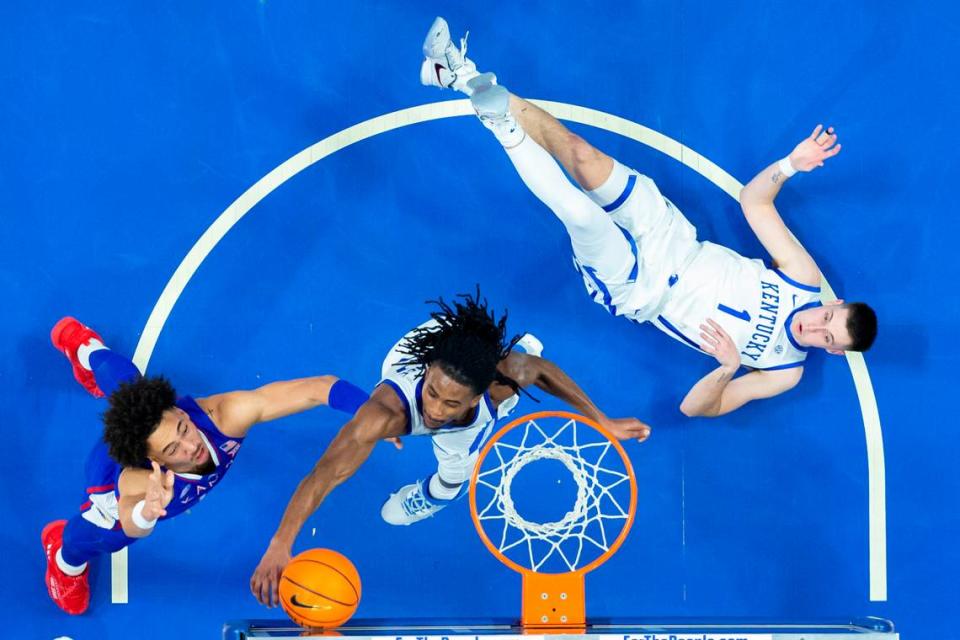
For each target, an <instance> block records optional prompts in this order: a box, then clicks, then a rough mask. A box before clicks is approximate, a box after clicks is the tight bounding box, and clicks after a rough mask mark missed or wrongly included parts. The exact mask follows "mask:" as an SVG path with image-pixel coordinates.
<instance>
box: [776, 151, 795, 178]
mask: <svg viewBox="0 0 960 640" xmlns="http://www.w3.org/2000/svg"><path fill="white" fill-rule="evenodd" d="M777 168H778V169H780V173H782V174H783V175H784V176H786V177H787V178H791V177H793V175H794V174H795V173H796V172H797V170H796V169H794V168H793V165H792V164H790V156H787V157H786V158H781V159H780V162H778V163H777Z"/></svg>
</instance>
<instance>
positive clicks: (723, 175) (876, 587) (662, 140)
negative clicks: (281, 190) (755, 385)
mask: <svg viewBox="0 0 960 640" xmlns="http://www.w3.org/2000/svg"><path fill="white" fill-rule="evenodd" d="M531 102H533V103H534V104H536V105H537V106H539V107H541V108H543V109H545V110H546V111H548V112H549V113H551V114H552V115H554V116H556V117H557V118H560V119H561V120H569V121H571V122H577V123H580V124H585V125H588V126H592V127H596V128H598V129H604V130H606V131H610V132H611V133H617V134H620V135H622V136H624V137H626V138H630V139H631V140H635V141H636V142H639V143H641V144H645V145H647V146H649V147H652V148H653V149H656V150H657V151H659V152H661V153H663V154H666V155H668V156H670V157H671V158H673V159H674V160H677V161H678V162H680V163H682V164H684V165H686V166H687V167H689V168H691V169H693V170H694V171H696V172H697V173H699V174H700V175H702V176H703V177H704V178H706V179H707V180H709V181H710V182H712V183H713V184H714V185H716V186H717V187H719V188H720V189H721V190H723V191H724V192H725V193H726V194H727V195H729V196H730V197H731V198H733V199H734V200H738V197H739V194H740V190H741V189H742V188H743V185H742V184H740V183H739V182H738V181H737V180H736V179H734V178H733V176H731V175H730V174H729V173H727V172H726V171H724V170H723V169H721V168H720V167H718V166H717V165H716V164H714V163H713V162H711V161H710V160H708V159H706V158H705V157H703V156H701V155H700V154H699V153H697V152H696V151H693V150H692V149H690V148H688V147H686V146H684V145H682V144H680V143H679V142H677V141H676V140H674V139H672V138H669V137H667V136H665V135H663V134H662V133H659V132H657V131H654V130H653V129H649V128H647V127H644V126H642V125H639V124H637V123H635V122H632V121H630V120H626V119H624V118H620V117H618V116H614V115H611V114H609V113H604V112H602V111H596V110H594V109H587V108H585V107H579V106H576V105H572V104H566V103H563V102H548V101H543V100H531ZM467 115H473V109H472V108H471V107H470V101H469V100H450V101H444V102H434V103H430V104H424V105H420V106H418V107H411V108H409V109H402V110H400V111H394V112H392V113H387V114H384V115H382V116H378V117H376V118H372V119H370V120H366V121H364V122H361V123H359V124H355V125H354V126H352V127H349V128H347V129H344V130H342V131H339V132H337V133H335V134H333V135H331V136H329V137H327V138H324V139H323V140H321V141H320V142H317V143H316V144H314V145H311V146H310V147H307V148H306V149H304V150H303V151H301V152H300V153H298V154H296V155H295V156H293V157H292V158H290V159H289V160H287V161H286V162H284V163H283V164H281V165H280V166H278V167H277V168H275V169H274V170H273V171H271V172H270V173H268V174H267V175H265V176H264V177H263V178H261V179H260V180H258V181H257V182H256V184H254V185H253V186H252V187H250V188H249V189H247V190H246V191H245V192H244V193H243V194H242V195H241V196H240V197H239V198H237V199H236V200H235V201H234V202H233V203H232V204H231V205H230V206H229V207H227V208H226V210H225V211H224V212H223V213H221V214H220V215H219V216H218V217H217V219H216V220H214V221H213V224H211V225H210V227H209V228H208V229H207V230H206V231H205V232H204V233H203V235H202V236H200V238H199V239H198V240H197V242H196V243H195V244H194V245H193V247H192V248H191V249H190V251H189V252H188V253H187V255H186V257H184V259H183V261H182V262H181V263H180V266H178V267H177V270H176V271H174V273H173V276H171V277H170V280H169V281H168V282H167V285H166V287H164V289H163V292H162V293H161V294H160V298H159V299H158V300H157V303H156V305H154V307H153V311H152V312H151V313H150V317H149V318H148V319H147V324H146V326H144V328H143V333H142V334H141V335H140V341H139V342H138V343H137V349H136V352H135V353H134V356H133V361H134V363H135V364H136V365H137V366H138V367H139V368H140V370H141V371H146V370H147V365H148V364H149V362H150V357H151V356H152V355H153V349H154V347H155V346H156V344H157V339H158V338H159V337H160V332H161V331H162V330H163V327H164V325H165V324H166V322H167V318H168V317H169V316H170V312H171V311H172V310H173V307H174V305H175V304H176V303H177V300H178V299H179V297H180V294H181V293H183V290H184V288H186V286H187V283H189V282H190V279H191V278H192V277H193V274H194V273H196V271H197V269H198V268H199V267H200V265H201V264H202V263H203V261H204V259H206V257H207V256H208V255H209V254H210V252H211V251H212V250H213V248H214V247H216V246H217V244H218V243H219V242H220V240H222V239H223V237H224V236H226V235H227V233H228V232H229V231H230V229H232V228H233V225H235V224H236V223H237V222H239V221H240V219H241V218H243V216H245V215H246V214H247V213H249V211H250V210H251V209H252V208H253V207H254V206H256V205H257V203H259V202H260V201H261V200H263V199H264V198H265V197H266V196H267V195H269V194H270V193H272V192H273V190H274V189H276V188H277V187H279V186H280V185H282V184H283V183H284V182H286V181H287V180H289V179H290V178H292V177H294V176H295V175H297V174H298V173H300V172H301V171H303V170H304V169H306V168H307V167H309V166H311V165H313V164H315V163H317V162H319V161H320V160H322V159H323V158H326V157H327V156H329V155H331V154H333V153H335V152H337V151H339V150H341V149H344V148H346V147H349V146H350V145H352V144H354V143H356V142H360V141H361V140H366V139H367V138H372V137H374V136H376V135H379V134H381V133H385V132H387V131H392V130H394V129H399V128H401V127H406V126H409V125H412V124H418V123H421V122H428V121H430V120H439V119H442V118H452V117H456V116H467ZM821 290H822V294H821V295H822V297H823V298H824V299H826V300H832V299H835V298H836V295H835V294H834V292H833V289H832V288H831V287H830V284H829V283H828V282H827V281H826V279H824V281H823V286H822V287H821ZM846 358H847V364H848V365H849V366H850V373H851V374H852V375H853V381H854V386H855V387H856V391H857V398H858V400H859V402H860V411H861V413H862V415H863V426H864V432H865V436H866V440H867V473H868V476H869V527H870V599H871V600H886V599H887V559H886V548H887V543H886V496H885V494H886V487H885V481H884V475H885V472H884V457H883V433H882V432H881V429H880V415H879V411H878V409H877V401H876V396H875V395H874V392H873V385H872V383H871V382H870V374H869V373H868V372H867V365H866V362H865V361H864V359H863V354H860V353H847V354H846ZM111 567H112V601H113V602H115V603H121V602H127V599H128V589H127V549H126V548H124V549H122V550H121V551H119V552H117V553H115V554H113V557H112V558H111Z"/></svg>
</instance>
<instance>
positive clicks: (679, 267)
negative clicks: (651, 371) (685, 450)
mask: <svg viewBox="0 0 960 640" xmlns="http://www.w3.org/2000/svg"><path fill="white" fill-rule="evenodd" d="M423 53H424V56H425V59H424V61H423V65H422V67H421V72H420V80H421V82H422V83H423V84H425V85H431V86H438V87H443V88H453V89H455V90H458V91H461V92H463V93H464V94H466V95H468V96H470V100H471V103H472V104H473V107H474V109H475V111H476V112H477V115H478V116H479V118H480V120H481V121H482V122H483V124H484V125H485V126H486V127H487V128H489V129H491V130H492V131H493V133H494V135H495V136H496V138H497V140H498V141H499V142H500V143H501V144H502V145H503V147H504V149H505V150H506V153H507V156H508V157H509V158H510V161H511V162H512V163H513V165H514V167H515V168H516V170H517V172H518V173H519V174H520V177H521V179H522V180H523V181H524V183H525V184H526V185H527V187H528V188H529V189H530V190H531V191H532V192H533V193H534V195H536V196H537V198H539V199H540V200H541V201H542V202H543V203H544V204H546V205H547V206H548V207H549V208H550V209H551V210H552V211H553V213H554V214H555V215H556V216H557V218H559V219H560V221H561V222H562V223H563V224H564V226H565V227H566V229H567V232H568V233H569V235H570V240H571V244H572V245H573V254H574V266H575V267H576V269H577V270H578V271H579V273H580V274H581V276H582V278H583V281H584V285H585V287H586V289H587V292H588V293H589V294H590V296H591V298H592V299H593V300H594V301H595V302H597V303H599V304H601V305H603V306H604V307H605V308H606V309H607V310H608V311H609V312H610V313H611V314H613V315H620V316H623V317H625V318H627V319H628V320H630V321H632V322H636V323H638V324H639V323H642V322H650V323H652V324H653V325H654V326H656V327H657V328H658V329H660V330H661V331H663V332H665V333H666V334H667V335H669V336H671V337H672V338H674V339H676V340H678V341H680V342H682V343H684V344H686V345H687V346H689V347H692V348H694V349H698V350H700V351H702V352H703V353H706V354H709V355H711V356H713V357H714V358H716V360H717V362H718V363H719V366H718V367H717V368H716V369H714V370H713V371H711V372H710V373H708V374H707V375H706V376H704V377H703V378H702V379H700V380H699V381H698V382H697V383H696V384H695V385H694V386H693V388H691V389H690V391H689V392H688V393H687V395H686V397H685V398H684V399H683V402H682V403H681V405H680V410H681V411H682V412H683V413H684V414H686V415H688V416H718V415H722V414H725V413H728V412H730V411H733V410H735V409H738V408H739V407H741V406H743V405H744V404H746V403H747V402H750V401H751V400H756V399H759V398H768V397H771V396H775V395H778V394H780V393H783V392H784V391H787V390H789V389H791V388H793V387H794V386H796V384H797V383H798V382H799V381H800V377H801V376H802V374H803V363H804V360H805V358H806V357H807V353H808V352H809V351H810V349H817V348H819V349H823V350H826V351H827V352H829V353H832V354H838V355H839V354H842V353H843V352H844V351H864V350H866V349H868V348H870V345H871V344H872V343H873V340H874V338H875V336H876V332H877V320H876V315H875V313H874V312H873V310H872V309H871V308H870V307H869V306H867V305H866V304H864V303H860V302H858V303H852V304H845V303H844V302H843V300H833V301H830V302H826V303H825V304H821V302H820V281H821V274H820V270H819V268H818V267H817V265H816V263H815V262H814V261H813V258H811V257H810V255H809V254H808V253H807V252H806V250H804V248H803V247H802V246H801V245H800V244H799V243H798V242H797V241H796V239H795V238H794V237H793V236H792V234H791V233H790V231H789V230H788V229H787V227H786V225H785V224H784V222H783V220H782V219H781V218H780V215H779V214H778V213H777V209H776V207H775V206H774V203H773V201H774V199H775V198H776V196H777V194H778V193H779V191H780V188H781V187H782V186H783V183H784V182H785V181H786V180H787V179H788V178H790V177H791V176H793V175H794V173H796V172H797V171H803V172H809V171H812V170H813V169H816V168H817V167H821V166H823V164H824V162H825V161H826V160H827V159H829V158H832V157H833V156H835V155H837V153H839V152H840V145H839V144H837V135H836V133H835V132H834V130H833V128H828V129H826V130H824V129H823V128H822V127H821V126H817V127H816V129H815V130H814V131H813V133H812V134H811V135H810V137H808V138H806V139H805V140H803V141H802V142H801V143H800V144H798V145H797V146H796V148H795V149H794V150H793V151H792V152H791V153H790V154H789V155H788V156H787V157H785V158H783V159H782V160H780V161H779V162H775V163H773V164H771V165H770V166H769V167H767V168H766V169H764V170H763V171H761V172H760V173H759V174H757V176H756V177H755V178H754V179H753V180H751V181H750V183H749V184H748V185H747V186H746V187H744V189H743V191H742V192H741V193H740V204H741V206H742V208H743V213H744V215H745V217H746V219H747V222H748V223H749V224H750V228H751V229H753V231H754V233H755V234H756V236H757V238H758V239H759V240H760V242H761V244H763V246H764V248H765V249H766V250H767V251H768V252H769V254H770V256H771V257H772V258H773V264H774V265H775V266H774V267H771V268H767V267H766V266H765V265H764V264H763V262H762V261H760V260H750V259H747V258H744V257H742V256H740V255H738V254H737V253H735V252H733V251H731V250H730V249H727V248H725V247H722V246H719V245H716V244H713V243H711V242H699V241H698V240H697V233H696V229H694V227H693V225H691V224H690V222H688V221H687V219H686V218H685V217H684V216H683V214H682V213H681V212H680V211H679V210H678V209H677V207H676V206H675V205H674V204H673V203H672V202H670V200H668V199H667V198H665V197H664V196H663V195H662V194H661V193H660V191H659V190H658V189H657V186H656V185H655V184H654V182H653V181H652V180H650V179H649V178H648V177H646V176H644V175H641V174H639V173H637V172H636V171H634V170H632V169H630V168H628V167H626V166H624V165H622V164H620V163H619V162H617V161H616V160H614V159H613V158H610V157H609V156H607V155H605V154H603V153H601V152H600V151H598V150H597V149H595V148H594V147H592V146H590V145H589V144H588V143H587V142H586V141H584V140H583V139H582V138H580V137H579V136H577V135H575V134H573V133H571V132H570V131H569V130H567V129H566V127H564V126H563V125H562V124H560V122H559V121H557V120H556V118H554V117H553V116H551V115H550V114H548V113H546V112H545V111H543V110H542V109H539V108H538V107H536V106H534V105H532V104H530V103H529V102H527V101H525V100H523V99H521V98H518V97H517V96H514V95H511V94H510V93H509V92H508V91H507V90H506V89H505V88H503V87H502V86H499V85H497V84H496V77H495V76H494V75H493V74H490V73H484V74H481V73H479V72H478V71H477V68H476V65H475V64H474V62H473V61H471V60H470V59H469V58H467V57H466V40H465V39H464V40H463V41H462V42H461V47H460V49H457V47H455V46H454V44H453V42H452V41H451V39H450V30H449V28H448V26H447V23H446V22H445V21H444V20H443V18H437V19H436V20H435V21H434V24H433V26H432V27H431V28H430V31H429V32H428V33H427V37H426V39H425V41H424V45H423ZM558 163H559V164H558ZM560 165H562V167H563V169H566V172H567V174H568V175H570V176H572V177H573V178H574V180H576V182H577V183H578V184H579V186H580V188H581V189H582V190H581V189H578V188H576V187H575V186H574V185H573V184H571V183H570V181H569V180H567V179H566V177H565V176H564V173H563V171H562V170H561V168H560ZM741 367H746V368H747V369H749V371H750V372H749V373H746V374H745V375H741V376H739V377H735V376H736V374H737V372H738V371H739V370H740V368H741Z"/></svg>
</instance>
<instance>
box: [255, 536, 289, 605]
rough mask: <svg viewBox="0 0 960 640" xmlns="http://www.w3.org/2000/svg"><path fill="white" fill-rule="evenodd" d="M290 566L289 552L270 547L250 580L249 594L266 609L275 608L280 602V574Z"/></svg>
mask: <svg viewBox="0 0 960 640" xmlns="http://www.w3.org/2000/svg"><path fill="white" fill-rule="evenodd" d="M288 564H290V551H289V550H285V549H282V548H280V547H278V546H274V545H272V544H271V545H270V546H269V547H267V550H266V552H264V554H263V557H262V558H260V564H258V565H257V568H256V570H255V571H254V572H253V576H252V577H251V578H250V592H251V593H252V594H253V596H254V597H255V598H256V599H257V600H259V601H260V604H262V605H264V606H267V607H275V606H277V604H279V602H280V594H279V591H278V589H279V586H280V574H282V573H283V570H284V569H285V568H286V567H287V565H288Z"/></svg>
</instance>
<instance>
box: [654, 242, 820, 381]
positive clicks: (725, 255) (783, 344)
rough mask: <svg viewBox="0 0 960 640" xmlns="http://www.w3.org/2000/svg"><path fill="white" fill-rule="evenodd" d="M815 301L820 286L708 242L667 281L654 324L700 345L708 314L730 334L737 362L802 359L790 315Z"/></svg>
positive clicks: (773, 363) (781, 363)
mask: <svg viewBox="0 0 960 640" xmlns="http://www.w3.org/2000/svg"><path fill="white" fill-rule="evenodd" d="M819 305H820V288H819V287H814V286H810V285H805V284H802V283H799V282H797V281H795V280H793V279H791V278H789V277H788V276H787V275H786V274H784V273H783V272H781V271H780V270H778V269H769V268H767V267H766V266H765V265H764V264H763V262H762V261H760V260H751V259H749V258H744V257H743V256H741V255H739V254H738V253H736V252H734V251H731V250H730V249H727V248H726V247H722V246H720V245H717V244H713V243H712V242H702V243H701V247H700V249H699V251H698V252H697V255H696V257H695V258H694V259H693V261H692V262H691V263H690V265H689V266H688V267H687V268H686V269H684V270H683V272H682V273H681V274H680V275H679V278H678V279H677V280H676V282H674V284H673V285H671V287H670V290H669V291H668V293H667V299H666V302H665V304H664V305H663V307H662V308H661V310H660V314H659V315H658V316H657V317H656V318H655V319H653V320H652V322H653V324H654V325H655V326H656V327H657V328H659V329H660V330H662V331H664V332H665V333H667V334H668V335H670V336H672V337H674V338H676V339H677V340H679V341H681V342H683V343H684V344H687V345H688V346H691V347H693V348H694V349H698V350H699V348H700V347H699V345H700V342H701V340H700V325H701V324H704V323H705V322H706V320H707V319H708V318H710V319H713V320H714V321H715V322H717V323H718V324H719V325H720V326H722V327H723V329H724V330H725V331H726V332H727V333H728V334H729V335H730V338H731V339H732V340H733V342H734V344H736V345H737V349H738V350H739V352H740V362H741V364H743V365H744V366H746V367H751V368H754V369H788V368H791V367H799V366H802V365H803V361H804V359H805V358H806V357H807V350H808V348H807V347H803V346H801V345H800V344H799V343H798V342H797V341H796V339H795V338H794V336H793V334H792V333H791V332H790V323H791V321H792V320H793V315H794V314H795V313H796V312H798V311H802V310H804V309H808V308H811V307H814V306H819Z"/></svg>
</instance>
